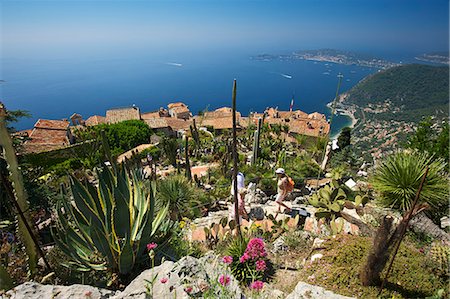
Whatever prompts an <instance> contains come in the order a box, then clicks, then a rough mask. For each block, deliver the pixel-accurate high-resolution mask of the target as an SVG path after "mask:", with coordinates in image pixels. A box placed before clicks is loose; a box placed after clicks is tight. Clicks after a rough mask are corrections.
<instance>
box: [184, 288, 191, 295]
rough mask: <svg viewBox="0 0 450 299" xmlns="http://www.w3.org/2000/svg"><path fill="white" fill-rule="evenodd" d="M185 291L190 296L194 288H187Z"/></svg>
mask: <svg viewBox="0 0 450 299" xmlns="http://www.w3.org/2000/svg"><path fill="white" fill-rule="evenodd" d="M184 291H185V292H186V293H188V294H190V293H191V292H192V288H191V287H187V288H185V289H184Z"/></svg>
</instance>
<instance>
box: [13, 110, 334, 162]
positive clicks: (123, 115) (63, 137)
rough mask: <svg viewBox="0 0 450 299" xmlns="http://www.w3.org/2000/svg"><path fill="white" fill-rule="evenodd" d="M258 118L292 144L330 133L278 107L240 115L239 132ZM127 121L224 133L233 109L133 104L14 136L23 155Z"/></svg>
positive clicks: (170, 130) (323, 122)
mask: <svg viewBox="0 0 450 299" xmlns="http://www.w3.org/2000/svg"><path fill="white" fill-rule="evenodd" d="M259 118H262V119H263V120H264V123H266V124H269V125H279V126H283V127H285V128H286V130H287V132H286V133H287V137H289V138H291V140H292V141H294V140H295V136H296V135H305V136H310V137H313V138H316V137H322V136H328V134H329V132H330V124H329V123H328V121H327V119H326V116H325V115H324V114H321V113H318V112H314V113H310V114H308V113H305V112H303V111H301V110H293V111H279V110H278V108H267V109H266V110H265V111H264V112H263V113H252V114H251V115H249V116H248V117H244V116H242V115H241V113H239V112H237V113H236V120H237V129H238V130H242V129H245V128H247V127H249V126H250V125H252V124H256V123H257V122H258V119H259ZM126 120H140V121H143V122H145V123H146V124H147V125H148V126H149V127H150V128H151V129H152V130H153V131H154V132H161V133H163V134H165V135H168V136H182V135H184V134H185V133H186V132H187V131H188V130H189V129H190V127H191V126H192V125H193V123H194V122H195V123H196V124H197V125H199V126H200V129H201V130H207V131H210V132H213V131H214V132H218V133H221V132H223V131H225V130H231V129H232V128H233V121H232V109H231V108H229V107H222V108H218V109H216V110H214V111H205V112H203V113H202V114H201V115H195V116H193V115H192V113H191V111H190V110H189V107H188V106H187V105H186V104H184V103H182V102H176V103H170V104H168V105H167V108H164V107H161V108H160V109H159V110H157V111H152V112H141V110H140V109H139V107H137V106H134V105H133V106H131V107H125V108H114V109H109V110H107V111H106V113H105V116H102V115H93V116H90V117H88V118H87V119H84V118H83V116H82V115H80V114H78V113H74V114H72V115H71V116H70V118H69V119H63V120H49V119H39V120H38V121H37V122H36V124H35V125H34V127H33V128H32V129H29V130H22V131H18V132H16V133H15V136H16V137H20V138H21V139H22V140H23V145H22V147H21V153H22V154H30V153H41V152H47V151H53V150H57V149H61V148H64V147H67V146H70V145H71V144H73V143H74V137H73V136H74V131H75V130H78V129H83V128H86V127H90V126H96V125H100V124H113V123H118V122H122V121H126Z"/></svg>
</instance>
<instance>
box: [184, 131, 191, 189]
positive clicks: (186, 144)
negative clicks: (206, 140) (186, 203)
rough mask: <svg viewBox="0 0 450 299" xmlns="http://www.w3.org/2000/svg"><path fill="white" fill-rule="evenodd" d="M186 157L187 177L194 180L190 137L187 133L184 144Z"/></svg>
mask: <svg viewBox="0 0 450 299" xmlns="http://www.w3.org/2000/svg"><path fill="white" fill-rule="evenodd" d="M184 157H185V160H186V178H187V179H188V180H189V181H192V173H191V163H190V162H189V137H188V136H187V135H186V139H185V146H184Z"/></svg>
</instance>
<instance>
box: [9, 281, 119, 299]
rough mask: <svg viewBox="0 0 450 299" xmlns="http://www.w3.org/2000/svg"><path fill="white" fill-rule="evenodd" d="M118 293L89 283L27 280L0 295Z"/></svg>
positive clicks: (95, 296)
mask: <svg viewBox="0 0 450 299" xmlns="http://www.w3.org/2000/svg"><path fill="white" fill-rule="evenodd" d="M115 294H116V292H115V291H110V290H105V289H98V288H95V287H92V286H89V285H82V284H74V285H71V286H58V285H43V284H40V283H37V282H26V283H24V284H21V285H19V286H17V287H15V288H14V289H12V290H10V291H8V292H7V293H6V294H5V295H2V296H0V298H2V299H3V298H4V299H7V298H8V299H9V298H10V299H47V298H52V299H53V298H54V299H86V298H92V299H106V298H111V297H112V296H114V295H115Z"/></svg>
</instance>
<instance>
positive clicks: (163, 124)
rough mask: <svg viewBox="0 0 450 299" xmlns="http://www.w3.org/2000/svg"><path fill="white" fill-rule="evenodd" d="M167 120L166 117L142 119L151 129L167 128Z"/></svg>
mask: <svg viewBox="0 0 450 299" xmlns="http://www.w3.org/2000/svg"><path fill="white" fill-rule="evenodd" d="M167 119H168V118H167V117H157V118H147V119H144V121H145V123H146V124H147V125H148V126H149V127H150V128H151V129H162V128H168V127H169V125H168V124H167Z"/></svg>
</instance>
